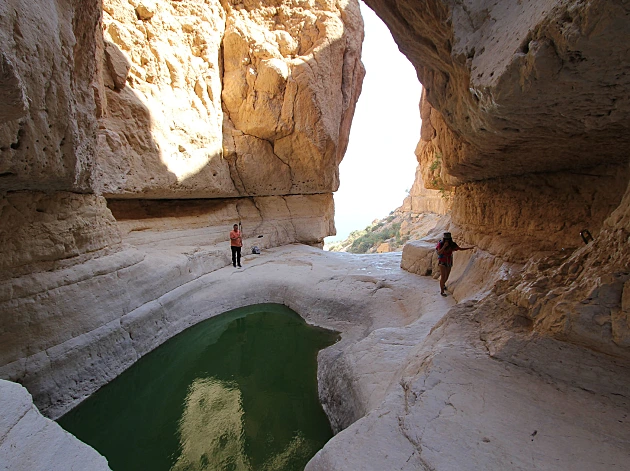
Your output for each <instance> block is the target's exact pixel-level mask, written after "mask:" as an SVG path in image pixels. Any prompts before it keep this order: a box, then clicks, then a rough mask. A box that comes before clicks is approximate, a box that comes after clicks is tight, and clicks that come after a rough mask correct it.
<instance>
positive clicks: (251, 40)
mask: <svg viewBox="0 0 630 471" xmlns="http://www.w3.org/2000/svg"><path fill="white" fill-rule="evenodd" d="M0 13H1V19H0V38H1V40H2V46H0V66H1V67H0V77H1V78H2V82H1V83H0V98H2V102H3V106H2V110H1V111H0V154H1V156H2V159H1V162H0V192H1V195H0V198H1V199H0V211H1V215H2V224H1V225H0V240H1V241H2V244H1V245H2V249H0V251H1V255H2V257H1V258H2V262H0V267H1V268H0V269H1V270H2V273H1V275H2V276H1V277H2V278H10V277H11V276H15V275H19V274H23V273H30V272H33V271H37V270H43V269H45V270H47V269H52V268H58V267H64V266H68V265H70V264H73V263H80V262H82V261H85V260H87V259H89V258H93V257H98V256H102V255H105V254H107V253H111V252H115V251H117V250H120V247H121V242H122V237H124V236H126V234H127V233H128V232H129V231H131V230H134V227H133V225H129V224H118V222H117V220H116V218H115V217H114V216H113V215H112V213H111V211H110V210H109V207H108V203H109V204H110V205H112V204H115V205H116V207H117V209H118V211H119V212H120V211H122V212H123V213H124V212H126V210H124V209H121V208H122V207H123V206H124V204H128V205H129V206H130V208H131V209H130V211H132V210H133V208H134V207H135V206H137V205H138V203H137V200H142V201H144V203H143V207H145V208H147V207H149V206H153V208H152V209H151V210H150V213H151V219H152V221H153V226H154V227H159V228H161V229H162V230H169V229H176V228H178V227H179V226H178V224H179V223H178V222H176V219H173V218H172V214H171V215H170V216H165V217H164V218H162V215H161V214H160V208H164V207H165V206H164V204H162V203H160V201H165V200H174V199H196V200H199V199H208V200H210V199H211V200H213V201H215V203H217V202H220V201H221V200H223V201H226V202H227V201H231V202H232V203H234V204H225V205H220V204H219V205H218V206H221V207H222V208H224V209H223V210H222V212H220V213H218V214H216V215H214V216H211V217H209V219H208V221H209V222H208V223H207V224H205V227H207V228H208V231H209V232H210V233H212V232H214V231H215V229H213V228H212V224H213V223H215V224H219V225H220V226H221V229H220V230H223V232H225V233H227V232H226V231H227V230H229V228H230V226H231V224H232V223H233V222H234V221H238V220H242V219H243V218H245V219H246V220H245V221H244V227H245V228H246V229H250V230H251V231H252V232H250V233H249V236H252V235H254V232H253V231H254V228H256V229H257V230H263V229H268V230H271V231H272V232H273V228H274V227H275V226H276V225H280V226H286V225H287V223H288V224H289V225H290V226H292V229H291V230H287V231H282V230H276V231H275V235H274V237H267V238H266V239H265V240H264V241H262V242H263V243H264V244H267V245H274V244H285V243H291V242H304V243H309V244H315V245H321V244H322V241H323V238H324V237H325V236H328V235H332V234H333V233H334V231H335V229H334V222H333V211H334V206H333V203H332V192H333V191H335V190H336V189H337V187H338V185H339V177H338V165H339V163H340V161H341V159H342V158H343V154H344V152H345V149H346V147H347V140H348V134H349V129H350V123H351V120H352V116H353V113H354V106H355V103H356V100H357V99H358V96H359V93H360V91H361V83H362V79H363V75H364V70H363V66H362V64H361V62H360V53H361V43H362V39H363V29H362V28H363V24H362V20H361V16H360V13H359V9H358V3H357V2H356V1H344V2H319V1H318V2H307V3H304V2H297V1H285V2H276V3H274V4H273V5H271V4H270V5H262V4H260V3H259V2H237V1H227V0H225V1H222V2H221V1H218V0H216V1H209V2H208V1H202V0H185V1H155V0H145V1H137V0H129V1H127V0H106V1H104V2H102V3H101V2H100V1H96V0H91V1H88V2H76V1H71V0H66V1H64V2H58V3H56V4H54V5H52V4H50V3H49V2H43V1H38V2H31V3H29V5H27V6H25V5H22V4H21V3H20V2H18V1H13V0H9V1H7V2H2V4H1V5H0ZM5 103H6V106H5ZM252 198H254V199H252ZM125 202H126V203H125ZM252 202H254V204H253V207H255V208H258V209H256V210H254V211H249V212H247V211H246V212H243V213H240V212H239V211H238V208H240V207H249V206H252V204H251V203H252ZM257 202H258V203H260V204H258V203H257ZM192 206H194V205H192ZM216 206H217V204H208V205H207V207H206V209H207V211H210V209H211V208H213V207H216ZM226 207H228V208H232V210H231V211H226V210H225V208H226ZM180 208H181V209H182V213H181V216H182V218H181V221H180V222H181V225H182V227H185V225H186V223H185V222H184V221H185V220H186V217H187V212H192V213H194V212H195V211H196V210H195V209H191V210H190V211H188V210H187V209H186V206H185V205H180ZM208 214H210V213H208ZM275 215H278V217H279V218H280V219H278V220H275V219H274V217H275ZM250 216H251V218H252V219H250V220H247V218H248V217H250ZM143 219H144V221H145V222H146V219H147V218H146V217H145V218H143ZM162 219H163V220H162ZM160 220H161V222H160ZM167 222H170V223H171V224H170V225H169V224H167ZM195 224H197V225H199V221H197V222H196V223H195ZM140 225H142V224H140ZM270 228H271V229H270ZM280 234H284V235H282V236H281V235H280ZM223 239H225V236H224V237H223Z"/></svg>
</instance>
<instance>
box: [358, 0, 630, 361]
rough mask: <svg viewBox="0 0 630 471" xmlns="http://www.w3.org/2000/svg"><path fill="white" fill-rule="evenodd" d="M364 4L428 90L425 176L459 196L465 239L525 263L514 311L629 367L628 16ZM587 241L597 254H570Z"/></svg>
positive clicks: (587, 5)
mask: <svg viewBox="0 0 630 471" xmlns="http://www.w3.org/2000/svg"><path fill="white" fill-rule="evenodd" d="M366 3H367V4H369V5H370V6H371V7H372V8H374V10H375V11H376V12H377V13H378V14H379V15H380V16H381V17H382V18H383V20H384V21H385V22H386V23H387V24H388V26H389V27H390V29H391V30H392V34H393V36H394V38H395V39H396V41H397V42H398V44H399V47H400V49H401V51H403V53H405V54H406V55H407V57H408V58H409V59H410V60H411V61H412V62H413V64H414V65H415V67H416V70H417V72H418V77H419V78H420V80H421V81H422V83H423V85H424V90H425V92H424V94H423V97H422V103H421V115H422V118H423V127H422V133H421V142H420V144H419V146H418V149H417V156H418V160H419V162H420V164H421V168H422V170H421V176H422V180H423V181H424V183H425V184H426V185H427V187H430V188H433V189H438V190H441V191H444V192H448V193H449V194H452V200H451V202H452V227H451V230H452V231H453V232H454V233H455V235H456V238H458V239H459V240H462V241H463V240H465V241H467V242H468V243H474V244H476V245H477V246H479V247H480V248H482V249H484V250H487V251H488V252H489V253H491V254H493V255H495V256H497V257H501V258H502V259H504V260H506V261H509V262H513V263H525V262H526V261H530V264H529V265H528V269H527V274H526V275H524V276H525V277H526V280H527V281H526V280H522V281H519V282H515V283H516V284H515V286H514V287H515V288H516V289H515V290H514V292H513V293H512V294H511V295H508V296H507V297H506V299H507V300H508V302H509V303H512V306H513V307H514V309H515V310H516V311H518V309H524V310H527V311H528V316H529V317H531V318H532V319H535V328H536V329H537V330H538V331H540V332H545V333H548V334H549V333H551V334H553V335H554V336H556V337H558V338H561V339H563V340H570V341H573V342H579V343H581V344H584V345H590V346H591V347H593V348H597V349H600V350H604V351H608V352H614V353H615V354H621V355H623V356H630V353H629V352H630V351H629V350H627V340H626V338H627V334H626V333H625V332H626V331H627V328H626V327H625V326H626V325H627V324H628V322H629V321H628V319H629V318H628V316H627V313H626V311H624V309H623V307H622V299H623V296H622V291H623V290H622V287H623V284H624V283H625V279H626V278H627V274H628V271H629V266H628V263H627V260H628V259H630V244H628V243H627V241H628V236H629V235H630V225H629V224H628V221H627V220H625V219H624V218H623V217H620V216H619V214H626V213H627V211H628V191H629V189H628V188H629V186H628V182H629V179H630V167H629V160H628V155H629V153H628V151H629V150H630V142H629V138H628V136H630V132H629V131H630V129H629V128H630V120H629V119H628V118H630V94H628V90H630V74H628V72H629V71H630V54H629V53H628V49H627V48H626V47H625V45H624V44H626V43H627V42H628V39H630V29H628V28H627V19H628V18H629V17H630V6H628V4H627V2H623V1H612V2H608V1H592V2H559V1H550V0H538V1H531V2H523V3H522V4H518V5H513V4H508V3H505V2H485V1H475V2H461V1H453V2H446V1H438V0H433V1H429V2H425V3H424V4H423V5H418V4H417V3H416V2H411V1H407V0H398V1H395V2H383V1H379V0H367V1H366ZM584 231H588V232H584ZM581 233H582V234H588V233H590V234H592V236H593V237H594V238H595V240H596V243H594V244H593V243H591V244H590V245H589V246H587V247H584V248H582V249H580V250H579V251H577V252H575V253H574V251H575V250H576V249H578V248H580V247H581V246H583V245H584V242H583V240H582V237H581V236H580V234H581ZM436 237H437V234H434V235H433V236H432V237H431V238H430V239H431V240H430V241H429V242H430V243H429V244H428V246H429V247H431V246H432V245H433V244H434V243H435V239H436ZM604 247H607V248H604ZM410 249H411V248H410ZM416 249H417V250H416ZM414 251H416V252H417V253H418V256H419V257H420V260H418V263H416V262H415V261H414V260H413V257H411V251H409V252H408V255H409V257H404V259H406V261H405V264H406V266H407V267H415V268H413V270H419V271H421V272H422V271H423V272H427V271H430V270H429V269H428V267H430V265H431V263H430V259H431V257H428V254H427V253H426V250H425V249H424V248H423V247H422V246H420V245H419V246H417V247H415V248H414ZM620 260H625V262H620ZM596 267H598V268H596ZM607 276H609V277H611V278H610V279H608V278H607ZM510 286H511V285H510ZM505 289H506V290H508V289H510V288H505ZM499 293H501V290H498V291H497V294H499ZM516 311H515V312H516ZM622 332H623V333H622ZM622 345H623V346H624V347H622V348H621V349H620V348H619V347H620V346H622Z"/></svg>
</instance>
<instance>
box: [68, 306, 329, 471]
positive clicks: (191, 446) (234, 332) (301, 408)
mask: <svg viewBox="0 0 630 471" xmlns="http://www.w3.org/2000/svg"><path fill="white" fill-rule="evenodd" d="M336 338H337V335H336V334H333V333H331V332H328V331H322V330H320V329H314V328H311V327H308V326H307V325H306V324H305V323H304V321H303V320H302V319H301V318H300V317H299V316H298V315H297V314H295V313H294V312H293V311H291V310H289V309H288V308H286V307H284V306H278V305H258V306H250V307H248V308H243V309H238V310H235V311H231V312H230V313H226V314H223V315H221V316H218V317H217V318H214V319H210V320H208V321H205V322H202V323H200V324H198V325H197V326H194V327H192V328H191V329H188V330H186V331H185V332H183V333H182V334H180V335H178V336H176V337H174V338H172V339H171V340H169V341H168V342H166V343H165V344H164V345H162V346H161V347H159V348H158V349H156V350H155V351H154V352H151V353H150V354H148V355H146V356H145V357H143V358H142V359H141V360H140V361H139V362H138V363H136V364H135V365H134V366H132V367H131V368H130V369H129V370H127V371H126V372H125V373H123V374H122V375H121V376H120V377H118V378H116V379H115V380H114V381H113V382H112V383H110V384H109V385H107V386H105V387H104V388H102V389H101V390H100V391H98V392H97V393H96V394H94V395H93V396H92V397H90V398H89V399H88V400H87V401H85V402H84V403H83V404H81V405H80V406H79V407H77V408H76V409H74V410H72V411H70V412H69V413H68V414H67V415H66V416H64V417H62V418H61V419H60V421H59V422H60V424H61V425H62V426H63V427H64V428H66V429H67V430H68V431H70V432H72V433H74V434H75V435H76V436H77V437H79V438H80V439H81V440H83V441H85V442H87V443H88V444H90V445H92V446H93V447H94V448H96V449H97V450H98V451H99V452H101V453H102V454H103V455H105V457H106V458H107V459H108V461H109V464H110V467H111V469H112V470H113V471H125V470H129V471H138V470H150V471H168V470H174V471H184V470H186V471H197V470H220V471H224V470H225V471H241V470H247V471H250V470H251V471H292V470H300V471H301V470H303V469H304V466H305V465H306V463H307V462H308V460H309V459H310V458H311V457H312V456H313V455H314V454H315V453H316V452H317V450H319V449H320V448H321V447H322V446H323V445H324V444H325V443H326V441H327V440H328V439H329V438H330V437H331V436H332V431H331V429H330V425H329V424H328V421H327V419H326V416H325V415H324V413H323V411H322V408H321V405H320V404H319V400H318V398H317V380H316V376H317V352H318V350H320V349H321V348H324V347H326V346H328V345H330V344H332V343H334V341H335V340H336Z"/></svg>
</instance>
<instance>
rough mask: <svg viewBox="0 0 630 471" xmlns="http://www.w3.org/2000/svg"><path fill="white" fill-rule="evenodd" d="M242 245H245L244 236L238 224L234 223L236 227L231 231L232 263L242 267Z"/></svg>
mask: <svg viewBox="0 0 630 471" xmlns="http://www.w3.org/2000/svg"><path fill="white" fill-rule="evenodd" d="M241 247H243V238H242V237H241V231H239V230H238V224H234V228H233V230H232V231H230V248H231V249H232V265H234V268H236V267H237V266H238V267H239V268H241Z"/></svg>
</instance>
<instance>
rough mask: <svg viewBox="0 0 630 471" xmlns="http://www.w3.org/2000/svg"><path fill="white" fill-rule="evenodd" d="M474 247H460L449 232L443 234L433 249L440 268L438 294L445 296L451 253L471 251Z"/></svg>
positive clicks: (451, 259)
mask: <svg viewBox="0 0 630 471" xmlns="http://www.w3.org/2000/svg"><path fill="white" fill-rule="evenodd" d="M474 248H475V247H474V246H473V247H460V246H459V245H457V243H455V241H454V240H453V237H452V236H451V233H450V232H445V233H444V237H443V238H442V240H440V241H439V242H438V244H437V246H436V247H435V250H436V251H437V255H438V266H439V267H440V294H441V295H442V296H446V293H445V292H444V291H445V290H446V281H447V280H448V277H449V275H450V274H451V268H452V267H453V252H457V251H458V250H472V249H474Z"/></svg>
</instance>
